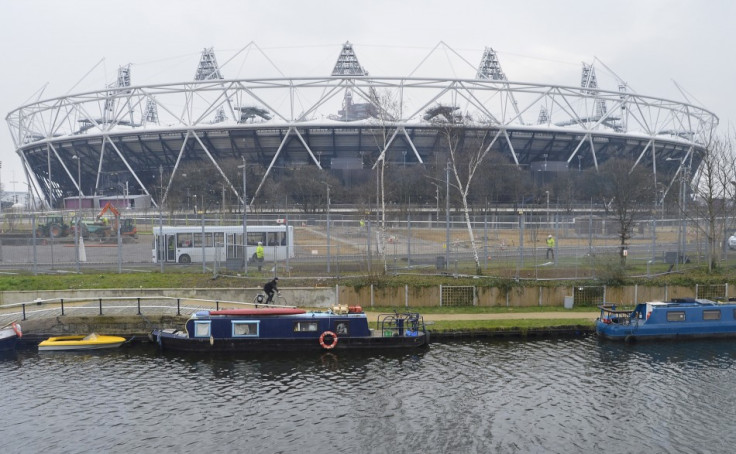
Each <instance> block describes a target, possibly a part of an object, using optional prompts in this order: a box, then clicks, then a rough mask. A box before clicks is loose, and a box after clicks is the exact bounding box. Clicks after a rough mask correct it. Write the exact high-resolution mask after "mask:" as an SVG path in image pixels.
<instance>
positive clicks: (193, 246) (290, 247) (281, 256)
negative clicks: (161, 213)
mask: <svg viewBox="0 0 736 454" xmlns="http://www.w3.org/2000/svg"><path fill="white" fill-rule="evenodd" d="M203 232H204V234H203ZM247 236H248V247H247V251H246V254H245V255H246V257H251V256H252V255H253V254H255V252H256V246H258V243H259V242H261V243H263V250H264V252H265V257H264V259H265V261H267V262H273V261H278V260H286V257H287V254H288V257H289V258H293V257H294V227H292V226H290V225H274V226H264V225H254V226H250V225H249V226H248V235H247ZM203 258H204V260H205V261H206V262H212V261H219V262H225V261H226V260H234V259H240V260H242V259H243V226H242V225H227V226H204V227H201V226H200V227H197V226H184V227H171V226H163V227H154V228H153V263H160V261H161V260H163V261H164V262H167V263H192V262H199V263H201V262H202V259H203Z"/></svg>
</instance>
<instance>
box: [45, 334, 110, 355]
mask: <svg viewBox="0 0 736 454" xmlns="http://www.w3.org/2000/svg"><path fill="white" fill-rule="evenodd" d="M124 342H125V338H124V337H120V336H105V335H103V334H96V333H92V334H89V335H87V336H58V337H49V338H48V339H46V340H45V341H43V342H41V343H40V344H38V351H41V352H42V351H53V350H98V349H101V348H117V347H120V346H121V345H122V344H123V343H124Z"/></svg>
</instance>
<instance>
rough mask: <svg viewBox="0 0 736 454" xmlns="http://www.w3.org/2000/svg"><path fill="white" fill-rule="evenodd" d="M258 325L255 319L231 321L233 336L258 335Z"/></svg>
mask: <svg viewBox="0 0 736 454" xmlns="http://www.w3.org/2000/svg"><path fill="white" fill-rule="evenodd" d="M258 327H259V324H258V322H257V321H247V322H246V321H242V322H241V321H233V337H255V336H258Z"/></svg>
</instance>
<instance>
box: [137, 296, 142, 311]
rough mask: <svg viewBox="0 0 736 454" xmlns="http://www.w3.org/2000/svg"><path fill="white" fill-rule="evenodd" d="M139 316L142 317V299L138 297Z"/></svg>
mask: <svg viewBox="0 0 736 454" xmlns="http://www.w3.org/2000/svg"><path fill="white" fill-rule="evenodd" d="M138 315H141V298H140V296H139V297H138Z"/></svg>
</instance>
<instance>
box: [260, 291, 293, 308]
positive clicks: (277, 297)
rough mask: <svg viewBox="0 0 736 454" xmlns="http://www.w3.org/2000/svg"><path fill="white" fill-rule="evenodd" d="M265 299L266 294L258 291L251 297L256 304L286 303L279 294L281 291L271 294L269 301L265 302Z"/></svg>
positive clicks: (280, 304) (266, 298) (282, 304)
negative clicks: (271, 297)
mask: <svg viewBox="0 0 736 454" xmlns="http://www.w3.org/2000/svg"><path fill="white" fill-rule="evenodd" d="M266 300H268V295H266V293H264V292H259V293H258V294H257V295H256V296H255V297H253V304H255V305H256V306H258V305H259V304H262V305H268V306H270V305H272V304H274V305H278V306H285V305H287V304H288V303H287V302H286V298H284V297H283V296H281V292H276V294H275V295H274V296H273V299H271V302H270V303H266Z"/></svg>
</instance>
